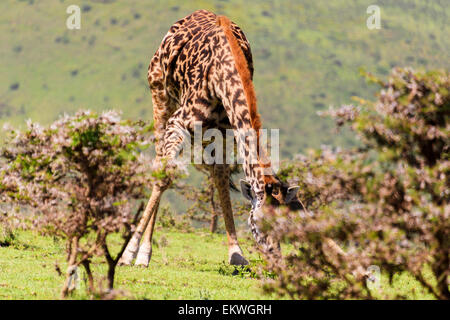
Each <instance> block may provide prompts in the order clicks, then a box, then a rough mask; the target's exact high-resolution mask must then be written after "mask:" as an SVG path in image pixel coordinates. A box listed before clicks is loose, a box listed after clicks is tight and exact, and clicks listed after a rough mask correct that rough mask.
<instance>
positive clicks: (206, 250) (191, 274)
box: [0, 231, 272, 299]
mask: <svg viewBox="0 0 450 320" xmlns="http://www.w3.org/2000/svg"><path fill="white" fill-rule="evenodd" d="M112 241H114V242H117V243H118V241H117V240H116V239H113V240H112ZM156 244H158V246H157V245H154V251H153V257H152V261H151V263H150V266H149V268H148V269H144V268H139V267H118V268H117V277H116V287H117V289H121V290H123V291H125V297H126V298H134V299H270V298H272V297H270V296H268V295H264V294H263V293H262V290H261V289H260V284H259V281H258V280H256V279H251V278H246V277H244V276H239V275H238V276H233V275H232V274H231V273H232V271H233V270H232V268H231V267H230V266H228V265H227V264H225V263H224V261H226V259H227V246H226V237H225V236H224V235H217V234H216V235H211V234H208V233H201V232H196V233H182V232H175V231H160V232H159V235H156ZM243 247H245V245H244V246H243ZM247 257H250V258H253V259H256V258H257V257H256V256H254V255H248V254H247ZM101 262H102V261H99V260H94V263H95V265H94V272H95V274H96V275H97V276H99V275H103V274H105V270H106V265H105V264H104V263H101ZM55 263H58V264H59V265H60V267H61V269H62V270H64V267H65V266H66V264H65V255H64V243H63V242H55V241H54V240H53V239H52V238H49V237H43V236H39V235H37V234H35V233H33V232H30V231H26V232H23V231H21V232H19V233H17V238H16V239H15V240H14V242H13V244H12V245H10V246H9V247H0V299H58V298H59V295H60V289H61V285H62V283H63V277H61V276H58V273H57V272H56V270H55ZM80 276H81V278H83V273H81V274H80ZM84 288H85V285H84V283H83V281H81V282H80V288H79V290H77V293H76V294H75V295H74V297H73V298H75V299H85V298H87V296H86V295H85V294H84Z"/></svg>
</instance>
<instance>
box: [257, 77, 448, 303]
mask: <svg viewBox="0 0 450 320" xmlns="http://www.w3.org/2000/svg"><path fill="white" fill-rule="evenodd" d="M366 76H367V77H368V78H369V80H371V81H374V82H376V83H377V84H379V85H380V86H381V88H382V89H381V91H380V93H379V94H378V99H377V101H376V102H374V103H372V102H369V101H365V100H363V99H359V100H358V101H359V106H353V105H350V106H343V107H341V108H339V109H337V110H330V111H329V112H327V114H328V115H331V116H333V117H334V118H335V119H336V121H337V124H338V125H339V126H341V125H344V124H350V126H351V128H352V130H353V131H354V132H356V133H357V134H358V136H359V137H360V138H361V146H360V147H358V148H355V149H352V150H345V151H332V150H330V149H326V148H324V149H322V150H318V151H311V152H310V154H309V155H308V156H301V157H298V158H297V159H295V160H293V161H290V162H289V163H286V164H285V165H284V167H283V169H282V171H281V173H280V175H281V176H282V177H283V178H284V179H287V180H293V181H294V182H295V183H297V184H299V185H300V193H299V199H301V200H302V203H303V205H304V207H305V210H303V211H302V212H300V213H299V212H288V211H286V210H284V211H282V212H278V213H275V212H274V217H273V219H270V220H269V221H268V223H267V225H266V226H265V227H266V228H269V229H270V233H271V234H272V235H273V236H274V237H277V238H278V239H280V240H284V241H288V242H290V243H291V245H292V246H293V250H292V251H291V252H289V253H288V254H287V255H285V256H284V258H283V259H282V261H269V264H270V265H271V267H272V268H273V270H274V271H275V272H276V273H277V279H276V280H274V281H272V282H268V283H267V284H266V290H267V291H272V292H276V293H278V294H280V295H289V296H291V297H293V298H310V299H311V298H314V299H316V298H325V299H327V298H373V297H378V298H380V297H381V298H407V297H408V296H410V295H409V294H408V295H402V294H400V293H398V294H395V295H394V296H389V295H387V294H386V293H383V292H377V290H375V288H374V287H372V284H373V283H372V282H371V281H370V280H374V278H373V274H371V270H374V269H375V270H376V269H377V268H380V270H381V271H382V273H383V274H387V275H388V276H389V279H390V280H391V281H392V279H393V277H394V275H395V274H396V273H398V272H408V273H409V274H411V275H412V276H413V277H414V278H415V279H416V280H417V281H418V283H420V284H421V285H422V286H423V288H425V290H427V291H428V292H429V293H430V294H432V295H433V296H434V297H436V298H438V299H450V292H449V276H450V275H449V272H450V271H449V270H450V269H449V265H450V260H449V252H450V206H449V195H450V190H449V185H450V183H449V182H450V181H449V170H450V161H449V160H450V159H449V139H450V132H449V129H450V123H449V121H448V119H449V115H450V74H449V73H448V72H441V71H439V72H437V71H436V72H428V73H422V72H414V71H413V70H410V69H395V70H393V71H392V73H391V75H390V77H389V79H388V81H387V82H386V83H384V82H382V81H380V80H378V79H376V78H375V77H373V76H372V75H370V74H367V75H366ZM371 266H376V267H375V268H374V267H371ZM427 273H428V275H427V276H425V274H427ZM411 294H413V292H411Z"/></svg>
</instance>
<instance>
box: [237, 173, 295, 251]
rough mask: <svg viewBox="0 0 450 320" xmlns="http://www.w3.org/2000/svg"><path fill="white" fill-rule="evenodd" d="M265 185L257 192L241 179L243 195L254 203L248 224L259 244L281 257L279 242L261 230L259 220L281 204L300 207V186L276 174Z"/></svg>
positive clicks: (264, 249)
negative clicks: (290, 183)
mask: <svg viewBox="0 0 450 320" xmlns="http://www.w3.org/2000/svg"><path fill="white" fill-rule="evenodd" d="M263 186H264V187H263V190H262V191H260V192H257V193H255V192H254V190H253V188H252V186H251V184H250V183H248V182H247V181H245V180H241V192H242V195H243V196H244V197H245V198H246V199H248V200H250V202H251V204H252V207H251V210H250V215H249V218H248V224H249V226H250V229H251V231H252V233H253V237H254V238H255V240H256V242H257V244H258V246H259V247H260V248H261V249H262V250H263V251H265V252H266V253H269V254H275V256H276V257H279V256H281V252H280V245H279V243H278V242H276V241H274V240H273V239H271V238H270V237H269V236H267V235H266V234H264V233H263V232H262V231H261V230H260V228H259V227H258V221H259V220H262V219H263V218H264V217H270V216H271V215H272V214H273V212H274V211H276V209H277V207H280V206H286V207H288V208H289V209H290V210H298V209H300V208H301V204H300V202H299V200H298V198H297V191H298V189H299V187H298V186H289V185H288V184H287V183H284V182H282V181H281V180H279V179H278V178H277V177H275V176H273V177H271V179H269V182H266V183H265V184H264V185H263Z"/></svg>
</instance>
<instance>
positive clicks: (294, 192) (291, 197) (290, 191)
mask: <svg viewBox="0 0 450 320" xmlns="http://www.w3.org/2000/svg"><path fill="white" fill-rule="evenodd" d="M298 189H300V187H299V186H294V187H290V188H289V189H288V190H287V193H286V198H285V199H284V202H286V203H289V202H291V201H292V200H294V198H295V197H296V196H297V192H298Z"/></svg>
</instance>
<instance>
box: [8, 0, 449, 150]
mask: <svg viewBox="0 0 450 320" xmlns="http://www.w3.org/2000/svg"><path fill="white" fill-rule="evenodd" d="M71 4H77V5H79V6H80V7H81V8H82V14H81V21H82V22H81V23H82V25H81V30H68V29H67V28H66V19H67V17H68V14H67V13H66V8H67V7H68V6H69V5H71ZM371 4H377V5H379V6H380V8H381V25H382V28H381V30H368V28H367V27H366V19H367V18H368V16H369V15H368V14H367V13H366V9H367V7H368V6H369V5H371ZM201 8H203V9H208V10H211V11H214V12H216V13H218V14H226V15H228V16H229V17H230V18H231V19H232V20H233V21H235V22H236V23H237V24H238V25H240V26H241V27H242V29H243V30H244V32H245V33H246V35H247V37H248V39H249V41H250V43H251V45H252V50H253V55H254V61H255V70H256V72H255V86H256V91H257V94H258V97H259V109H260V112H261V114H262V118H263V124H264V127H268V128H280V129H281V132H280V142H281V151H282V153H283V154H282V157H287V156H290V155H292V154H295V153H298V152H301V151H303V150H304V149H305V148H306V147H318V146H319V145H320V144H333V145H337V144H339V145H349V144H352V143H353V142H354V140H353V137H352V136H351V135H350V134H347V135H341V136H337V135H335V134H334V126H333V124H332V123H331V122H330V121H329V120H326V119H321V118H319V117H318V116H317V115H316V112H317V111H320V110H323V109H327V108H328V106H329V105H339V104H341V103H348V102H351V96H354V95H357V96H361V97H370V96H371V95H372V94H373V90H372V88H371V87H370V86H368V85H367V84H366V83H365V82H364V80H363V79H361V78H360V77H359V71H358V69H359V68H360V67H365V68H366V70H368V71H370V72H373V73H375V74H377V75H379V76H384V75H386V74H387V73H388V72H389V70H390V69H391V68H392V67H394V66H412V67H415V68H426V69H432V68H444V69H448V68H449V64H450V59H449V58H450V37H449V34H450V33H449V26H448V18H449V15H450V6H448V2H447V1H446V0H436V1H423V0H409V1H407V0H395V1H386V0H384V1H380V0H379V1H376V2H375V3H374V1H372V0H368V1H363V0H356V1H343V0H342V1H331V0H315V1H307V0H301V1H300V0H297V1H294V0H292V1H266V0H259V1H243V0H218V1H201V0H196V1H181V0H166V1H156V0H128V1H118V0H117V1H116V0H91V1H88V0H67V1H64V0H2V1H1V2H0V39H1V47H0V57H1V64H0V125H2V124H3V123H4V122H10V123H12V124H14V125H18V124H22V125H23V123H24V120H25V119H27V118H31V119H33V120H36V121H40V122H43V123H49V122H50V121H52V120H54V119H56V118H57V117H58V116H59V115H60V114H62V113H64V112H74V111H75V110H77V109H80V108H86V109H94V110H104V109H111V108H114V109H119V110H123V112H124V115H125V116H126V117H132V118H146V119H150V118H151V112H152V107H151V99H150V92H149V90H148V85H147V80H146V75H147V65H148V62H149V61H150V59H151V57H152V55H153V53H154V52H155V50H156V49H157V47H158V46H159V44H160V41H161V40H162V38H163V36H164V35H165V33H166V32H167V30H168V28H169V27H170V26H171V24H172V23H173V22H175V21H176V20H178V19H180V18H182V17H184V16H186V15H187V14H189V13H191V12H193V11H194V10H197V9H201Z"/></svg>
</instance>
